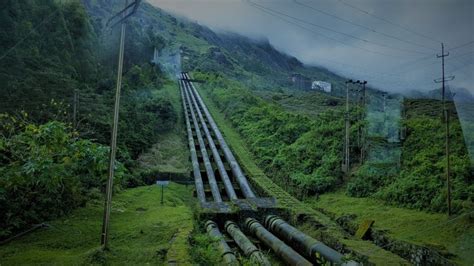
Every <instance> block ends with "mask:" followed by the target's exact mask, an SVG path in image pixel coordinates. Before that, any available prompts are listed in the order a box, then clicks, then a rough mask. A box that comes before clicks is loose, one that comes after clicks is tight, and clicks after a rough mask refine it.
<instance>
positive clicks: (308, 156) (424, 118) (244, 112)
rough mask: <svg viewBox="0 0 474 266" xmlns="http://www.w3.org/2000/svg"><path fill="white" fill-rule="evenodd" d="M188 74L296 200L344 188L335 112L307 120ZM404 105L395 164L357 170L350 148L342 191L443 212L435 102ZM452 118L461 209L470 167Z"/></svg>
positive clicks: (221, 82) (234, 85) (467, 196)
mask: <svg viewBox="0 0 474 266" xmlns="http://www.w3.org/2000/svg"><path fill="white" fill-rule="evenodd" d="M194 76H195V77H196V78H198V79H203V80H205V81H206V83H205V84H204V85H202V88H204V89H206V93H208V94H209V96H210V97H211V99H212V100H213V101H214V102H215V103H216V105H217V106H218V107H219V108H220V109H221V111H222V112H223V113H224V114H225V116H226V117H227V118H228V119H229V120H230V121H231V122H232V124H233V125H234V127H235V128H236V129H237V131H238V132H239V133H240V134H241V136H242V137H243V138H244V140H245V141H246V142H247V145H249V148H250V149H251V151H252V152H253V153H254V155H255V160H256V161H257V163H258V164H259V165H260V166H261V167H262V169H264V171H265V172H266V174H267V175H268V176H271V177H272V179H273V180H275V181H276V182H277V183H279V184H280V185H284V186H285V187H287V188H288V189H289V190H291V191H293V193H294V194H296V195H298V196H300V197H305V196H308V195H314V194H320V193H324V192H328V191H331V190H334V189H335V188H337V187H338V186H342V185H344V184H345V182H344V180H343V177H344V174H343V173H342V171H341V165H342V157H343V156H342V149H343V139H344V136H343V132H344V122H343V116H342V115H341V113H340V109H337V108H336V109H331V108H326V111H322V112H320V113H318V114H312V115H310V116H308V115H304V113H306V112H295V111H288V110H287V108H282V105H280V104H278V101H276V102H275V101H273V102H272V100H274V97H272V100H270V101H268V100H267V101H265V100H263V99H261V98H260V97H257V96H255V94H256V93H255V92H254V91H251V90H248V89H245V86H244V85H242V84H241V83H240V82H238V81H234V80H232V79H229V78H226V77H225V76H223V75H218V74H217V75H216V74H203V73H200V72H198V73H195V75H194ZM258 94H263V92H261V91H260V92H258ZM277 100H278V99H277ZM331 104H334V103H331ZM335 104H336V105H338V104H340V103H339V102H335ZM404 105H405V107H404V108H405V109H406V110H407V112H406V115H405V119H404V120H403V125H404V127H406V131H407V133H406V139H405V140H404V141H403V144H402V147H401V152H402V153H401V162H400V164H401V166H399V167H393V165H392V163H384V162H378V163H373V162H370V161H367V163H364V164H363V165H359V164H360V162H358V159H357V158H358V155H359V153H360V149H359V148H357V147H351V157H352V158H353V166H354V167H355V168H354V169H353V170H354V172H353V173H354V176H353V177H352V178H350V179H349V183H348V184H347V193H348V195H351V196H356V197H367V196H375V197H377V198H381V199H383V200H385V201H387V202H388V203H391V204H395V205H402V206H406V207H409V208H416V209H425V210H431V211H444V210H445V209H446V193H445V191H446V190H445V174H444V173H445V172H444V169H445V168H444V165H445V157H444V142H443V140H444V135H443V134H444V133H443V132H444V131H443V124H442V121H441V119H440V116H439V112H437V111H434V110H440V106H439V101H436V100H434V101H426V102H425V101H423V100H406V101H405V103H404ZM418 105H420V106H421V107H424V108H420V107H419V106H418ZM360 111H361V110H360V109H357V108H353V109H352V111H351V113H352V115H351V120H352V121H351V139H352V140H351V141H352V142H353V143H356V142H357V129H358V127H359V125H363V124H364V123H366V122H364V121H358V120H357V119H355V118H357V117H359V115H360ZM300 113H303V115H302V114H300ZM452 120H453V122H452V123H451V138H452V146H451V167H452V180H453V181H452V183H453V185H452V186H453V200H454V206H455V210H456V211H461V210H462V209H469V208H470V207H471V206H472V201H473V197H474V194H473V192H474V190H473V180H472V179H471V178H470V177H472V168H471V166H470V161H469V156H468V154H467V150H466V146H465V144H464V141H463V137H462V131H461V128H460V123H459V121H458V120H457V119H456V117H455V116H453V118H452ZM379 141H382V140H379ZM372 145H375V144H372ZM355 146H357V145H355ZM400 167H401V168H400Z"/></svg>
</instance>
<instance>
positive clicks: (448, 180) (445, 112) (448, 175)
mask: <svg viewBox="0 0 474 266" xmlns="http://www.w3.org/2000/svg"><path fill="white" fill-rule="evenodd" d="M446 56H449V53H446V54H445V53H444V44H443V43H441V55H436V57H437V58H441V73H442V77H441V78H440V79H435V81H434V82H435V83H442V88H441V99H442V103H443V116H444V124H445V152H446V189H447V204H448V215H451V213H452V212H451V169H450V167H451V166H450V155H449V152H450V151H449V110H448V106H447V104H446V81H450V80H453V79H454V76H449V77H445V76H444V58H445V57H446Z"/></svg>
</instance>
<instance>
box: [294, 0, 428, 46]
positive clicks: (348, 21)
mask: <svg viewBox="0 0 474 266" xmlns="http://www.w3.org/2000/svg"><path fill="white" fill-rule="evenodd" d="M293 1H294V2H295V3H296V4H298V5H300V6H303V7H306V8H309V9H311V10H314V11H316V12H319V13H321V14H324V15H327V16H330V17H333V18H335V19H338V20H340V21H343V22H346V23H349V24H351V25H354V26H357V27H359V28H363V29H365V30H368V31H370V32H374V33H377V34H380V35H382V36H385V37H387V38H391V39H394V40H398V41H400V42H404V43H408V44H411V45H415V46H419V47H423V48H428V49H431V50H436V49H434V48H433V47H428V46H426V45H423V44H418V43H415V42H412V41H408V40H404V39H402V38H399V37H396V36H393V35H390V34H387V33H384V32H380V31H377V30H376V29H374V28H370V27H367V26H364V25H362V24H358V23H355V22H353V21H350V20H347V19H345V18H341V17H339V16H337V15H334V14H331V13H329V12H326V11H324V10H321V9H317V8H315V7H313V6H310V5H306V4H303V3H300V2H298V1H297V0H293Z"/></svg>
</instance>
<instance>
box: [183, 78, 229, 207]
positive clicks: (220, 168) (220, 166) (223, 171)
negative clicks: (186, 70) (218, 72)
mask: <svg viewBox="0 0 474 266" xmlns="http://www.w3.org/2000/svg"><path fill="white" fill-rule="evenodd" d="M185 89H187V90H188V92H190V87H189V82H186V81H185ZM189 95H190V98H191V101H192V102H193V104H194V108H195V110H196V112H197V114H198V117H199V121H200V122H201V126H202V128H203V129H204V134H205V135H206V138H207V142H208V143H209V147H210V148H211V151H212V157H213V158H214V162H216V164H217V169H218V171H219V174H220V176H221V179H222V182H223V183H224V187H225V190H226V192H227V196H228V197H229V198H230V199H231V200H233V199H237V194H236V193H235V190H234V187H233V185H232V182H231V181H230V178H229V175H228V174H227V171H226V169H225V166H224V163H223V162H222V159H221V156H220V154H219V151H218V150H217V147H216V144H215V143H214V140H213V139H212V136H211V133H210V132H209V128H208V127H207V124H206V122H205V121H204V117H203V116H202V113H201V110H200V109H199V106H198V104H197V102H196V99H195V98H194V95H193V94H192V93H191V92H190V93H189Z"/></svg>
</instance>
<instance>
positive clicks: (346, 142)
mask: <svg viewBox="0 0 474 266" xmlns="http://www.w3.org/2000/svg"><path fill="white" fill-rule="evenodd" d="M356 83H360V81H353V80H352V79H350V80H348V81H346V112H345V116H344V119H345V125H346V132H345V140H344V168H343V171H344V172H345V173H346V174H349V171H350V163H351V162H350V161H351V159H350V119H349V116H350V114H349V84H356Z"/></svg>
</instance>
